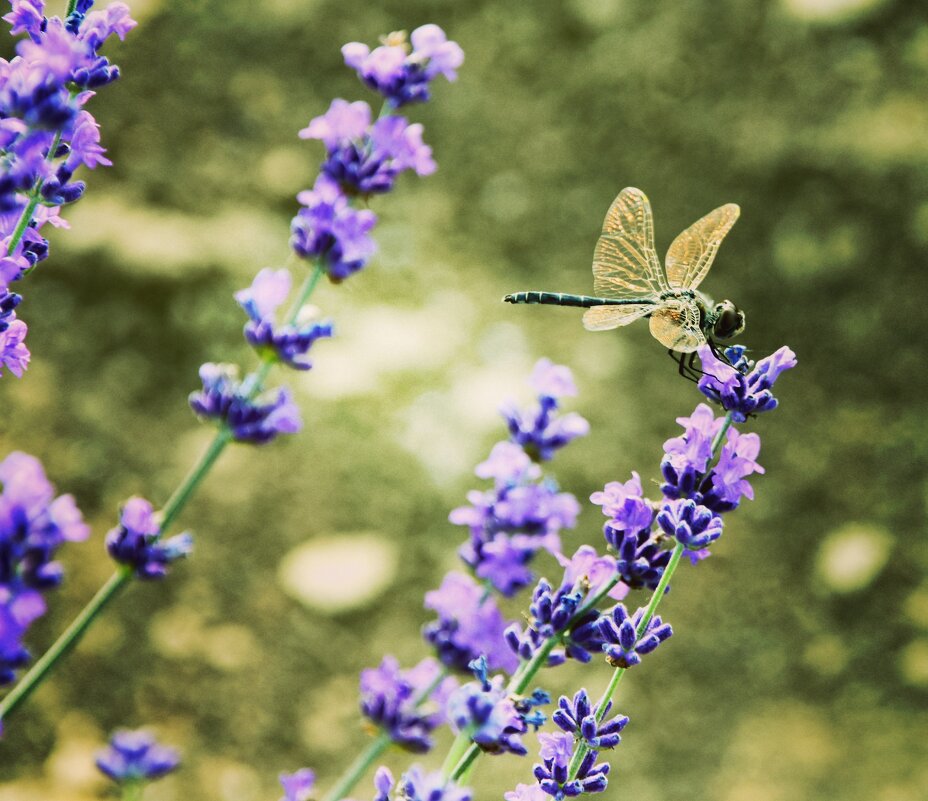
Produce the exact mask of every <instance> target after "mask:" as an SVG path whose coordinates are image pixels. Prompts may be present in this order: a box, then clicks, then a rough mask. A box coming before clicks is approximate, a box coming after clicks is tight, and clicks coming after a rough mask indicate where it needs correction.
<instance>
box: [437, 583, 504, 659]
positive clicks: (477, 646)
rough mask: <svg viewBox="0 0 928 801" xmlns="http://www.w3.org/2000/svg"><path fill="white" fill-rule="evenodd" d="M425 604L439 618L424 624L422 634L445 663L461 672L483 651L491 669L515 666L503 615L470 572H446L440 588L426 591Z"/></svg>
mask: <svg viewBox="0 0 928 801" xmlns="http://www.w3.org/2000/svg"><path fill="white" fill-rule="evenodd" d="M425 606H426V608H427V609H433V610H435V612H437V613H438V620H436V621H434V622H432V623H429V624H427V625H426V626H425V628H424V629H423V631H422V633H423V636H424V637H425V639H426V641H427V642H429V643H431V644H432V646H434V648H435V650H436V655H437V656H438V659H439V660H440V661H441V662H443V663H444V664H445V665H447V666H448V667H450V668H452V669H453V670H459V671H462V672H463V671H466V670H468V665H469V663H470V662H471V661H473V660H474V659H476V658H477V657H478V656H480V655H481V654H484V655H486V658H487V661H488V662H489V666H490V669H491V670H497V669H500V670H504V671H506V672H507V673H511V672H512V671H514V670H515V669H516V667H517V666H518V664H519V660H518V659H517V658H516V657H515V656H514V655H513V654H512V653H511V652H510V650H509V649H508V648H507V647H506V643H505V640H504V629H505V627H506V622H505V620H504V619H503V615H502V613H501V612H500V611H499V607H497V605H496V602H495V601H494V600H493V598H492V597H488V594H485V593H484V590H483V588H482V587H480V586H479V585H478V584H477V583H476V582H475V581H474V580H473V579H472V578H471V577H470V576H467V575H465V574H463V573H457V572H451V573H448V574H447V575H446V576H445V579H444V581H443V582H442V585H441V587H440V588H439V589H437V590H432V591H431V592H428V593H426V596H425Z"/></svg>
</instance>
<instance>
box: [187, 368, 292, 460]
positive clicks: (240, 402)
mask: <svg viewBox="0 0 928 801" xmlns="http://www.w3.org/2000/svg"><path fill="white" fill-rule="evenodd" d="M200 379H201V380H202V381H203V389H202V390H201V391H200V392H193V393H191V395H190V398H189V402H190V408H191V409H193V411H194V412H195V413H196V414H197V416H199V417H201V418H204V419H207V420H215V421H217V422H218V423H220V424H221V425H226V426H228V427H229V430H230V431H231V432H232V437H233V438H234V439H235V441H236V442H248V443H252V444H255V445H261V444H264V443H266V442H270V441H271V440H272V439H274V438H275V437H277V436H278V435H279V434H294V433H296V432H297V431H299V430H300V428H301V427H302V422H301V421H300V410H299V408H298V407H297V405H296V404H295V403H294V402H293V399H292V397H291V396H290V392H289V391H288V390H287V389H284V388H282V389H279V390H278V391H277V395H276V397H273V398H272V397H270V396H269V395H268V394H267V393H265V395H264V396H259V397H258V398H255V399H252V398H251V397H250V396H249V393H248V390H247V388H246V387H245V386H244V385H243V384H242V382H241V381H239V377H238V368H237V367H236V366H235V365H232V364H212V363H207V364H204V365H203V366H202V367H200Z"/></svg>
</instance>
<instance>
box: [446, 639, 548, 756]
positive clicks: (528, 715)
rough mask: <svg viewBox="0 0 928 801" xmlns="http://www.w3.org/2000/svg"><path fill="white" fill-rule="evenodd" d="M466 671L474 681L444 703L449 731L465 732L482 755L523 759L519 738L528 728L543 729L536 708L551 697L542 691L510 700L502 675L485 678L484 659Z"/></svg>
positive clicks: (540, 716) (486, 671) (480, 658)
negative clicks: (508, 754)
mask: <svg viewBox="0 0 928 801" xmlns="http://www.w3.org/2000/svg"><path fill="white" fill-rule="evenodd" d="M470 667H471V670H472V671H473V674H474V676H475V677H476V679H477V681H475V682H470V683H469V684H465V685H464V686H463V687H460V688H459V689H458V690H456V691H455V692H454V693H453V694H452V695H451V697H450V698H449V699H448V719H449V721H450V723H451V729H452V731H454V732H455V733H458V732H461V731H466V732H467V733H468V736H469V737H470V739H471V741H472V742H474V743H476V744H477V745H478V746H479V747H480V749H481V750H482V751H484V752H485V753H489V754H504V753H510V754H516V755H518V756H525V754H527V753H528V750H527V749H526V748H525V746H524V745H523V743H522V736H523V735H524V734H526V733H527V732H528V731H529V729H530V727H531V728H534V729H535V730H536V731H537V729H538V728H539V727H540V726H542V725H544V722H545V720H546V716H545V714H544V713H543V712H541V711H540V710H539V709H537V708H536V707H541V706H544V705H546V704H550V703H551V697H550V696H549V695H548V694H547V693H546V692H545V691H544V690H535V692H534V693H532V695H531V696H528V697H526V698H513V697H511V696H510V695H509V693H508V692H507V690H506V688H505V687H504V686H503V681H504V678H503V676H502V675H497V676H494V677H493V678H492V679H491V678H490V677H489V671H488V667H487V659H486V657H485V656H481V657H479V658H477V659H475V660H474V661H473V662H471V665H470ZM533 710H534V711H533Z"/></svg>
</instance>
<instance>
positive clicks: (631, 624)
mask: <svg viewBox="0 0 928 801" xmlns="http://www.w3.org/2000/svg"><path fill="white" fill-rule="evenodd" d="M644 613H645V610H644V608H641V609H638V611H636V612H635V614H634V615H633V616H629V614H628V610H627V609H626V608H625V606H624V605H623V604H617V605H616V606H615V608H614V609H613V610H612V613H611V614H607V615H603V616H602V617H601V618H600V620H599V630H600V634H601V635H602V638H603V640H605V642H604V643H603V646H602V649H603V651H604V652H605V654H606V661H607V662H608V663H609V664H610V665H612V666H613V667H621V668H629V667H633V666H634V665H637V664H639V663H640V662H641V655H642V654H648V653H651V651H653V650H654V649H655V648H657V646H658V645H660V644H661V643H662V642H663V641H664V640H666V639H667V638H668V637H670V635H671V634H673V629H672V628H671V627H670V625H669V624H667V623H663V622H661V618H660V616H659V615H655V616H654V617H652V618H651V620H649V621H648V625H647V628H646V629H645V631H644V632H642V635H641V636H640V637H639V636H638V634H637V630H638V626H640V625H641V620H642V618H643V617H644Z"/></svg>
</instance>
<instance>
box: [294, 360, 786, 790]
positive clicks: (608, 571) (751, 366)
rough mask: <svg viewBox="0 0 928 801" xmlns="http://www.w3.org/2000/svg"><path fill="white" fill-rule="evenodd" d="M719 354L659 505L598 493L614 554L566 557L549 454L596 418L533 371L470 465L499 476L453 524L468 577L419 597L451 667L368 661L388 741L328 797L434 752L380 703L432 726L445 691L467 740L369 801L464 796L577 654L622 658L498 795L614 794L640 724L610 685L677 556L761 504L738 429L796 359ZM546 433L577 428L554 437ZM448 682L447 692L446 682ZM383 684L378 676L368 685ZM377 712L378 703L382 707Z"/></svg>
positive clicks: (533, 715) (366, 704) (533, 719)
mask: <svg viewBox="0 0 928 801" xmlns="http://www.w3.org/2000/svg"><path fill="white" fill-rule="evenodd" d="M725 355H726V358H727V359H729V364H727V365H725V364H724V363H723V362H720V361H719V360H718V359H717V358H716V357H715V356H714V354H713V353H712V351H711V349H710V348H709V347H708V346H706V347H704V348H702V349H701V350H700V352H699V356H700V358H701V360H702V363H703V368H704V373H703V376H702V379H701V380H700V381H699V384H698V388H699V390H700V391H701V392H702V394H703V395H704V396H705V397H706V398H707V399H709V400H710V401H711V402H712V403H714V404H716V405H717V406H720V407H721V408H722V410H723V411H724V415H722V416H718V415H717V414H716V413H715V411H713V409H712V407H711V406H709V405H707V404H705V403H700V404H699V405H697V407H696V409H695V410H694V412H693V414H692V415H691V416H690V417H682V418H679V419H678V420H677V422H678V424H679V425H680V426H681V427H682V428H683V432H682V434H681V435H679V436H676V437H672V438H670V439H668V440H667V441H666V442H665V443H664V456H663V458H662V460H661V473H662V475H663V478H664V483H663V484H661V486H660V489H661V497H660V498H659V499H656V500H652V499H649V498H646V497H645V496H644V493H643V490H642V484H641V479H640V478H639V476H638V474H637V473H634V474H632V477H631V479H629V480H628V481H625V482H619V481H612V482H609V483H607V484H606V485H605V486H604V488H603V489H602V490H601V491H598V492H594V493H593V494H592V495H591V497H590V500H591V502H592V503H594V504H596V505H598V506H600V507H601V508H602V511H603V514H604V515H605V517H606V518H607V520H606V522H605V524H604V526H603V536H604V539H605V551H606V552H605V553H601V552H599V551H598V550H597V549H596V548H595V547H593V546H591V545H583V546H581V547H580V548H579V549H578V550H577V551H576V552H575V553H574V554H573V556H567V555H565V554H563V553H562V552H561V548H560V541H559V537H558V532H559V531H560V530H561V529H562V528H568V527H572V526H573V525H574V523H575V519H576V516H577V513H578V511H579V508H578V506H577V504H576V500H575V499H573V497H572V496H570V495H569V494H568V493H560V492H558V491H557V489H556V485H554V484H553V480H552V479H550V478H547V479H543V478H542V477H541V468H540V465H539V462H541V461H543V460H547V459H550V458H551V457H552V456H553V455H554V453H555V451H556V450H558V449H559V448H561V447H563V446H565V445H566V444H568V443H569V442H570V440H571V439H573V438H574V436H579V435H582V434H585V433H586V432H587V430H588V426H587V424H586V422H585V421H583V420H582V418H580V417H579V415H576V414H575V413H572V414H569V415H559V414H558V407H559V398H560V397H561V396H564V395H572V394H575V387H574V385H573V381H572V379H571V376H570V372H569V370H568V369H567V368H566V367H563V366H557V365H553V364H552V363H551V362H549V361H547V360H543V361H542V362H539V364H538V365H537V366H536V369H535V372H534V374H533V379H532V382H533V384H534V386H535V388H536V390H537V391H538V392H539V403H538V406H537V407H536V408H535V409H534V410H524V411H523V410H519V409H518V408H516V407H514V406H513V405H511V404H507V405H506V406H504V407H503V409H502V413H503V417H504V419H505V420H506V422H507V427H508V428H509V431H510V439H509V440H508V441H505V442H500V443H498V444H497V445H495V446H494V447H493V450H492V453H491V456H490V458H489V459H488V460H487V461H485V462H482V463H481V464H479V465H478V466H477V469H476V473H477V475H478V477H481V478H485V479H492V480H493V481H494V488H493V489H492V490H490V491H485V492H479V491H475V492H472V493H470V494H469V495H468V501H470V505H469V506H465V507H461V508H459V509H456V510H454V511H453V512H452V513H451V516H450V520H451V522H452V523H455V524H458V525H466V526H468V528H469V530H470V531H469V533H470V537H469V541H468V542H467V543H465V545H464V546H463V547H462V548H461V549H460V551H459V555H460V557H461V559H462V561H463V562H464V564H465V565H466V566H467V567H469V568H470V571H471V573H470V575H468V574H467V573H462V572H458V571H452V572H450V573H449V574H448V575H447V576H446V577H445V579H444V581H443V582H442V585H441V587H440V588H439V589H438V590H435V591H432V592H429V593H428V594H427V595H426V599H425V603H426V608H428V609H431V610H433V611H435V612H436V613H437V615H438V620H436V621H433V622H431V623H428V624H426V625H425V627H424V628H423V635H424V637H425V640H426V642H427V643H429V644H430V645H431V646H432V647H433V649H434V653H435V656H436V658H437V659H438V660H439V661H440V662H441V663H442V664H443V665H444V666H445V671H443V672H435V664H434V663H426V664H429V672H428V674H427V675H428V676H432V677H434V678H433V679H432V680H431V682H429V681H428V680H427V679H426V678H425V677H424V676H423V677H422V678H420V679H418V680H416V681H415V683H413V682H412V681H410V680H408V679H405V680H404V678H403V674H402V673H401V672H400V671H398V670H397V665H398V662H397V661H396V659H395V658H394V657H392V656H391V657H387V658H386V659H385V661H384V664H383V665H382V667H381V669H380V671H379V672H378V673H377V674H376V675H377V676H378V679H380V681H379V682H378V685H373V684H372V682H371V676H372V671H365V673H364V674H363V675H362V712H363V714H364V715H365V716H366V717H368V719H369V720H372V721H373V722H375V723H376V724H377V725H378V726H379V728H380V735H379V737H377V738H376V739H375V740H374V741H373V743H372V745H371V746H370V747H368V749H366V750H365V751H364V752H363V753H362V754H360V755H359V757H358V759H357V760H356V761H355V762H354V763H353V764H352V765H351V767H350V768H349V769H348V770H347V771H346V773H345V774H344V775H343V776H342V777H341V778H340V779H339V780H338V781H337V782H336V783H335V785H334V786H333V787H332V788H331V789H330V790H329V791H328V792H327V793H326V794H325V795H324V796H323V801H339V799H343V798H345V797H347V795H348V793H350V792H351V791H352V789H353V788H354V786H355V785H356V783H357V782H358V781H359V780H360V778H361V777H362V776H363V775H364V773H365V772H366V771H367V769H368V768H369V767H371V766H372V765H373V764H374V762H376V760H377V758H378V757H379V756H380V754H381V753H382V752H383V751H384V750H386V748H387V747H388V746H389V745H390V744H391V743H393V744H396V745H398V746H400V747H402V748H406V749H407V750H413V751H416V752H420V753H421V752H425V751H427V750H428V748H429V746H430V744H431V738H430V737H429V738H428V739H425V738H422V737H419V738H416V739H415V740H414V743H415V747H413V748H410V747H409V743H410V740H409V738H408V737H407V736H405V735H403V734H402V731H401V729H399V728H397V726H396V724H395V723H394V722H393V721H395V720H398V719H400V717H401V716H400V715H397V714H394V715H392V716H384V715H383V714H382V713H380V712H379V710H382V709H399V708H400V707H401V706H402V705H403V704H404V703H406V704H408V705H409V708H410V710H412V711H413V715H412V717H411V719H410V722H413V721H415V723H416V725H418V726H420V727H421V728H420V731H421V730H425V729H426V728H427V731H428V732H429V734H431V732H432V730H433V729H434V726H435V725H437V724H438V723H439V722H441V715H440V712H439V713H435V712H434V711H433V710H435V709H439V710H440V708H441V707H440V700H441V699H442V698H445V699H446V704H445V707H444V717H445V722H447V724H448V725H449V726H450V728H451V729H452V731H453V732H454V733H455V735H456V737H455V740H454V742H453V744H452V746H451V748H450V750H449V752H448V754H447V755H446V757H445V759H444V763H443V766H442V769H441V771H440V772H439V773H432V774H428V773H425V772H424V769H423V768H422V767H421V766H418V765H414V766H412V767H411V768H410V769H409V771H408V772H406V773H404V774H403V776H402V777H401V779H400V780H399V782H398V783H395V782H394V780H393V777H392V775H391V774H390V773H389V772H388V771H387V770H386V769H385V768H380V769H379V770H378V771H377V773H376V775H375V779H374V784H375V790H376V793H375V796H374V799H375V801H382V799H423V801H424V799H428V801H442V799H469V798H471V797H472V793H471V791H470V790H469V789H468V788H467V787H466V786H465V785H466V783H467V781H468V778H469V776H470V774H471V772H472V770H473V767H474V764H475V762H476V760H477V759H478V758H479V757H480V756H481V755H482V754H490V755H501V754H513V755H515V756H526V755H527V753H528V748H527V746H526V744H525V742H524V740H523V737H524V736H525V735H526V734H528V733H530V732H531V731H533V730H534V731H537V730H538V729H540V728H541V727H543V726H545V724H546V722H547V714H546V713H545V712H544V711H543V710H544V708H545V707H546V706H547V705H549V704H550V702H551V699H550V696H549V694H548V693H547V692H546V691H545V690H544V689H542V688H535V689H534V690H532V691H531V692H529V689H528V688H529V687H531V686H532V684H533V683H534V682H535V680H536V677H537V675H538V674H539V672H540V671H541V670H542V668H545V667H548V668H551V667H556V666H557V665H560V664H563V663H564V662H565V661H566V660H568V659H574V660H576V661H578V662H581V663H593V661H594V660H593V657H594V656H595V655H599V656H600V657H601V658H602V659H603V660H604V661H605V663H606V664H608V665H609V666H611V667H612V668H613V671H612V675H611V677H610V678H609V679H608V681H607V682H606V685H605V688H604V689H603V691H602V694H601V695H600V697H599V698H598V700H597V701H596V702H595V703H594V702H593V701H592V700H591V695H590V693H589V691H588V690H587V689H586V688H585V687H584V688H580V689H579V690H577V692H576V693H575V694H574V696H573V698H569V697H567V696H562V697H560V698H559V699H558V701H557V705H556V708H555V710H554V711H553V714H552V715H551V721H552V722H553V724H554V725H555V726H556V727H557V728H558V729H560V731H553V732H548V731H544V732H540V733H539V734H538V742H539V744H540V750H539V758H540V762H538V763H536V764H535V765H534V768H533V770H532V774H533V776H534V779H535V782H534V783H530V784H526V783H522V784H519V785H518V786H517V787H516V788H515V789H513V790H511V791H509V792H507V793H506V794H505V798H506V801H541V799H543V798H546V797H550V798H553V799H555V801H561V800H562V799H565V798H572V797H576V796H580V795H585V794H594V793H599V792H602V791H603V790H605V789H606V787H607V786H608V780H609V772H610V764H609V762H607V761H600V759H601V757H602V756H603V753H604V752H608V751H611V750H613V749H615V748H616V747H617V746H618V745H619V743H620V742H621V732H622V731H623V730H624V729H625V727H626V725H627V724H628V722H629V719H628V717H627V716H625V715H621V714H617V715H616V714H613V715H612V716H611V717H610V713H611V712H612V710H613V704H614V700H613V696H614V695H615V692H616V690H617V688H618V686H619V684H620V682H621V680H622V678H623V677H624V675H625V673H626V672H627V671H628V670H629V669H630V668H633V667H637V666H638V665H640V664H641V663H642V659H643V657H645V656H648V655H650V654H651V653H653V652H654V651H655V650H656V649H657V648H658V647H659V646H660V645H662V644H663V643H664V642H666V641H667V640H668V639H669V638H670V637H671V635H672V634H673V629H672V627H671V626H670V624H669V623H665V622H664V621H663V620H662V619H661V617H660V616H659V615H658V614H657V609H658V605H659V604H660V603H661V600H662V599H663V598H664V596H665V594H666V593H667V591H668V590H669V588H670V582H671V579H672V578H673V576H674V575H675V573H676V571H677V569H678V567H679V565H680V564H681V562H682V561H683V560H684V557H686V561H687V562H689V563H690V564H691V565H693V566H695V565H698V564H699V563H700V562H702V561H703V560H705V559H706V558H708V557H709V556H710V555H711V548H710V546H711V545H712V544H713V543H714V542H716V541H717V540H718V539H719V537H720V536H721V534H722V531H723V528H724V524H723V515H725V514H727V513H729V512H731V511H733V510H734V509H736V508H737V507H738V506H739V505H740V502H741V500H742V499H743V498H753V488H752V486H751V484H750V482H749V480H748V479H749V477H750V476H752V475H754V474H759V473H763V468H762V467H761V466H760V465H759V464H758V463H757V461H756V459H757V456H758V454H759V449H760V439H759V437H758V436H757V434H753V433H742V432H740V431H738V430H737V429H736V428H735V427H734V424H735V423H736V422H737V423H743V422H746V421H747V420H748V419H749V418H751V417H754V416H756V415H757V414H759V413H761V412H764V411H770V410H772V409H774V408H776V405H777V400H776V398H775V397H774V396H773V394H772V388H773V385H774V383H775V382H776V380H777V379H778V378H779V376H780V375H781V374H782V373H783V372H784V371H785V370H788V369H790V368H792V367H793V366H795V364H796V359H795V355H794V354H793V352H792V351H791V350H789V348H785V347H784V348H781V349H780V350H778V351H777V352H776V353H774V354H772V355H771V356H769V357H767V358H765V359H761V360H759V361H758V362H757V363H754V362H752V361H750V360H749V359H748V358H747V356H746V351H745V350H744V349H743V348H741V347H732V348H730V349H729V350H728V352H726V354H725ZM720 365H721V366H724V367H725V369H720ZM555 388H556V389H555ZM552 431H554V432H564V431H569V432H572V435H571V436H552V433H551V432H552ZM542 550H546V551H548V552H550V553H551V554H553V555H554V556H555V557H556V559H557V561H558V563H559V564H560V566H561V567H562V568H563V576H562V577H561V579H560V580H559V582H558V583H556V584H555V583H552V582H551V581H549V580H548V579H546V578H539V579H537V581H536V583H535V586H534V589H533V591H532V594H531V602H530V604H529V612H528V615H527V617H526V623H525V624H519V623H511V624H509V625H508V626H507V625H506V624H505V621H504V619H503V615H502V613H501V612H500V609H499V607H498V605H497V603H496V600H495V597H494V596H497V595H498V596H501V597H512V596H515V595H517V594H518V593H519V592H520V591H521V590H525V589H527V588H528V587H529V586H530V585H531V583H532V581H535V579H534V577H533V575H532V567H531V563H532V560H533V557H534V556H535V555H536V554H537V553H538V552H539V551H542ZM480 579H482V583H481V582H480V581H479V580H480ZM636 590H650V597H649V598H648V599H647V601H646V602H645V603H643V604H642V605H641V606H638V607H637V608H635V609H634V611H632V607H630V606H626V604H625V603H622V602H621V601H622V600H624V599H625V598H626V596H627V595H628V594H629V593H631V592H633V591H636ZM465 669H466V670H467V671H470V672H471V673H472V674H473V677H474V678H475V679H476V680H475V681H471V682H469V683H467V684H464V685H462V686H460V687H458V689H456V690H454V691H453V692H451V693H450V695H448V694H447V686H448V685H447V683H448V682H449V681H450V679H449V678H445V677H446V675H447V672H449V671H450V672H457V673H464V672H465ZM491 674H492V675H491ZM408 675H409V676H412V675H413V671H410V672H409V674H408ZM439 682H440V686H441V687H442V690H441V692H436V690H437V688H438V687H439ZM373 686H377V687H378V689H377V690H376V691H375V692H372V687H373ZM425 703H428V704H430V712H429V716H428V717H425V716H424V713H423V712H420V713H419V714H418V715H417V714H415V710H419V709H420V707H421V706H422V705H423V704H425ZM371 709H374V710H378V712H377V714H375V715H373V716H372V714H371V711H370V710H371ZM426 720H427V721H428V724H426V723H425V721H426ZM288 798H289V796H288Z"/></svg>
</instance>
